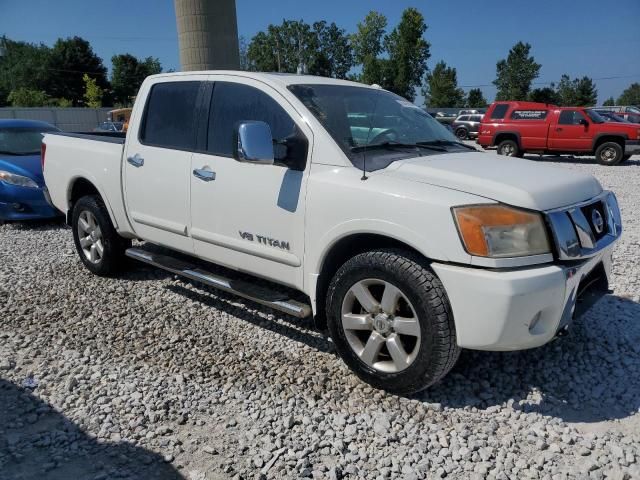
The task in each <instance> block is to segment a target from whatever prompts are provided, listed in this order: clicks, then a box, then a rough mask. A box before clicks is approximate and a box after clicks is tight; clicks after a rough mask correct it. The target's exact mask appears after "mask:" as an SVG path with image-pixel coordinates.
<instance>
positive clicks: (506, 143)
mask: <svg viewBox="0 0 640 480" xmlns="http://www.w3.org/2000/svg"><path fill="white" fill-rule="evenodd" d="M498 155H505V156H507V157H518V158H522V156H523V155H524V152H523V151H521V150H520V147H519V146H518V143H517V142H516V141H515V140H503V141H501V142H500V143H499V144H498Z"/></svg>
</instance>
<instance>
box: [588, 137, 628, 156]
mask: <svg viewBox="0 0 640 480" xmlns="http://www.w3.org/2000/svg"><path fill="white" fill-rule="evenodd" d="M628 138H629V136H628V135H626V134H622V133H600V134H598V135H596V136H595V138H594V139H593V151H594V152H595V151H596V149H597V148H598V147H599V146H600V145H602V144H603V143H606V142H614V143H617V144H618V145H620V146H621V147H622V150H623V152H624V146H625V142H626V140H627V139H628Z"/></svg>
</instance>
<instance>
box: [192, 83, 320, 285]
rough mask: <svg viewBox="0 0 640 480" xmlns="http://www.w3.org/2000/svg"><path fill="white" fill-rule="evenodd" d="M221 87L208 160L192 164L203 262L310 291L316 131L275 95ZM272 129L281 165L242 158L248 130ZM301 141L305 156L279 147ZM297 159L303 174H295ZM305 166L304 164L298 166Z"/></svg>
mask: <svg viewBox="0 0 640 480" xmlns="http://www.w3.org/2000/svg"><path fill="white" fill-rule="evenodd" d="M210 78H211V80H215V83H214V86H213V94H212V98H211V107H210V109H209V122H208V131H207V133H206V141H205V142H204V144H205V149H206V153H195V154H194V155H193V157H192V160H191V172H192V174H191V222H192V229H191V235H192V236H193V244H194V251H195V253H196V255H198V256H200V257H202V258H206V259H208V260H211V261H213V262H215V263H219V264H222V265H226V266H228V267H231V268H234V269H237V270H240V271H248V272H251V273H253V274H257V275H259V276H263V277H265V278H269V279H272V280H276V281H278V282H281V283H285V284H288V285H291V286H294V287H297V288H302V281H303V275H302V260H303V256H304V212H305V190H306V179H307V174H306V172H307V171H308V168H307V169H306V171H305V170H303V169H304V165H306V164H307V163H308V159H307V157H308V152H309V151H310V146H309V143H310V140H311V138H312V137H311V131H310V129H309V128H308V126H307V125H306V124H304V123H303V122H302V121H301V116H300V114H299V113H298V112H297V111H296V110H295V109H294V108H293V107H292V106H291V104H289V103H288V101H287V100H286V99H285V98H284V97H282V96H281V95H280V94H279V93H278V92H276V91H275V90H273V89H272V88H271V87H269V86H267V85H265V84H263V83H262V82H259V81H253V80H248V79H242V83H236V81H235V77H229V76H223V75H220V76H217V75H214V76H212V77H210ZM251 120H259V121H264V122H266V123H267V124H268V125H269V126H270V127H271V132H272V135H273V137H274V144H275V148H276V156H277V157H278V156H280V157H281V159H280V161H278V159H276V163H275V164H274V165H264V164H262V165H261V164H253V163H245V162H240V161H238V160H237V159H236V158H234V154H235V148H234V147H235V144H236V143H237V140H236V129H237V126H238V124H239V123H240V122H244V121H251ZM294 134H295V135H297V137H296V138H302V139H303V140H302V142H303V144H304V145H305V148H302V149H300V148H297V149H295V150H296V151H295V152H293V153H292V152H291V149H287V148H286V147H284V145H279V144H281V143H283V141H284V140H285V139H286V138H288V137H291V136H292V135H294ZM291 155H300V156H301V160H302V161H301V162H300V164H301V165H302V167H297V168H291V167H290V166H287V165H289V161H290V160H292V158H291ZM295 160H300V159H297V158H296V159H295Z"/></svg>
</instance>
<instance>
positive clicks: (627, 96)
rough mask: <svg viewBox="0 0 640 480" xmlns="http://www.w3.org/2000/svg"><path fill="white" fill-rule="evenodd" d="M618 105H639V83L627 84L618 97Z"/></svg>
mask: <svg viewBox="0 0 640 480" xmlns="http://www.w3.org/2000/svg"><path fill="white" fill-rule="evenodd" d="M618 105H640V83H632V84H631V85H629V88H627V89H626V90H625V91H623V92H622V95H620V97H619V98H618Z"/></svg>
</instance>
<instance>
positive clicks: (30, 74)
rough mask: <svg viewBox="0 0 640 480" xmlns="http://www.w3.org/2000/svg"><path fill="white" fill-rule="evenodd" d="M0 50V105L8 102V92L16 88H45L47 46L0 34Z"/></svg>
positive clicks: (48, 53)
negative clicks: (0, 35) (15, 39)
mask: <svg viewBox="0 0 640 480" xmlns="http://www.w3.org/2000/svg"><path fill="white" fill-rule="evenodd" d="M0 50H1V52H2V54H1V55H0V107H1V106H3V105H6V104H7V103H8V102H9V100H8V98H7V97H8V95H9V93H10V92H12V91H14V90H16V89H20V88H22V89H27V90H34V91H43V90H45V86H46V80H47V77H48V73H49V72H48V71H47V64H48V61H49V55H50V49H49V47H47V46H45V45H43V44H39V45H36V44H32V43H26V42H16V41H13V40H10V39H8V38H7V37H5V36H2V37H0Z"/></svg>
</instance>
